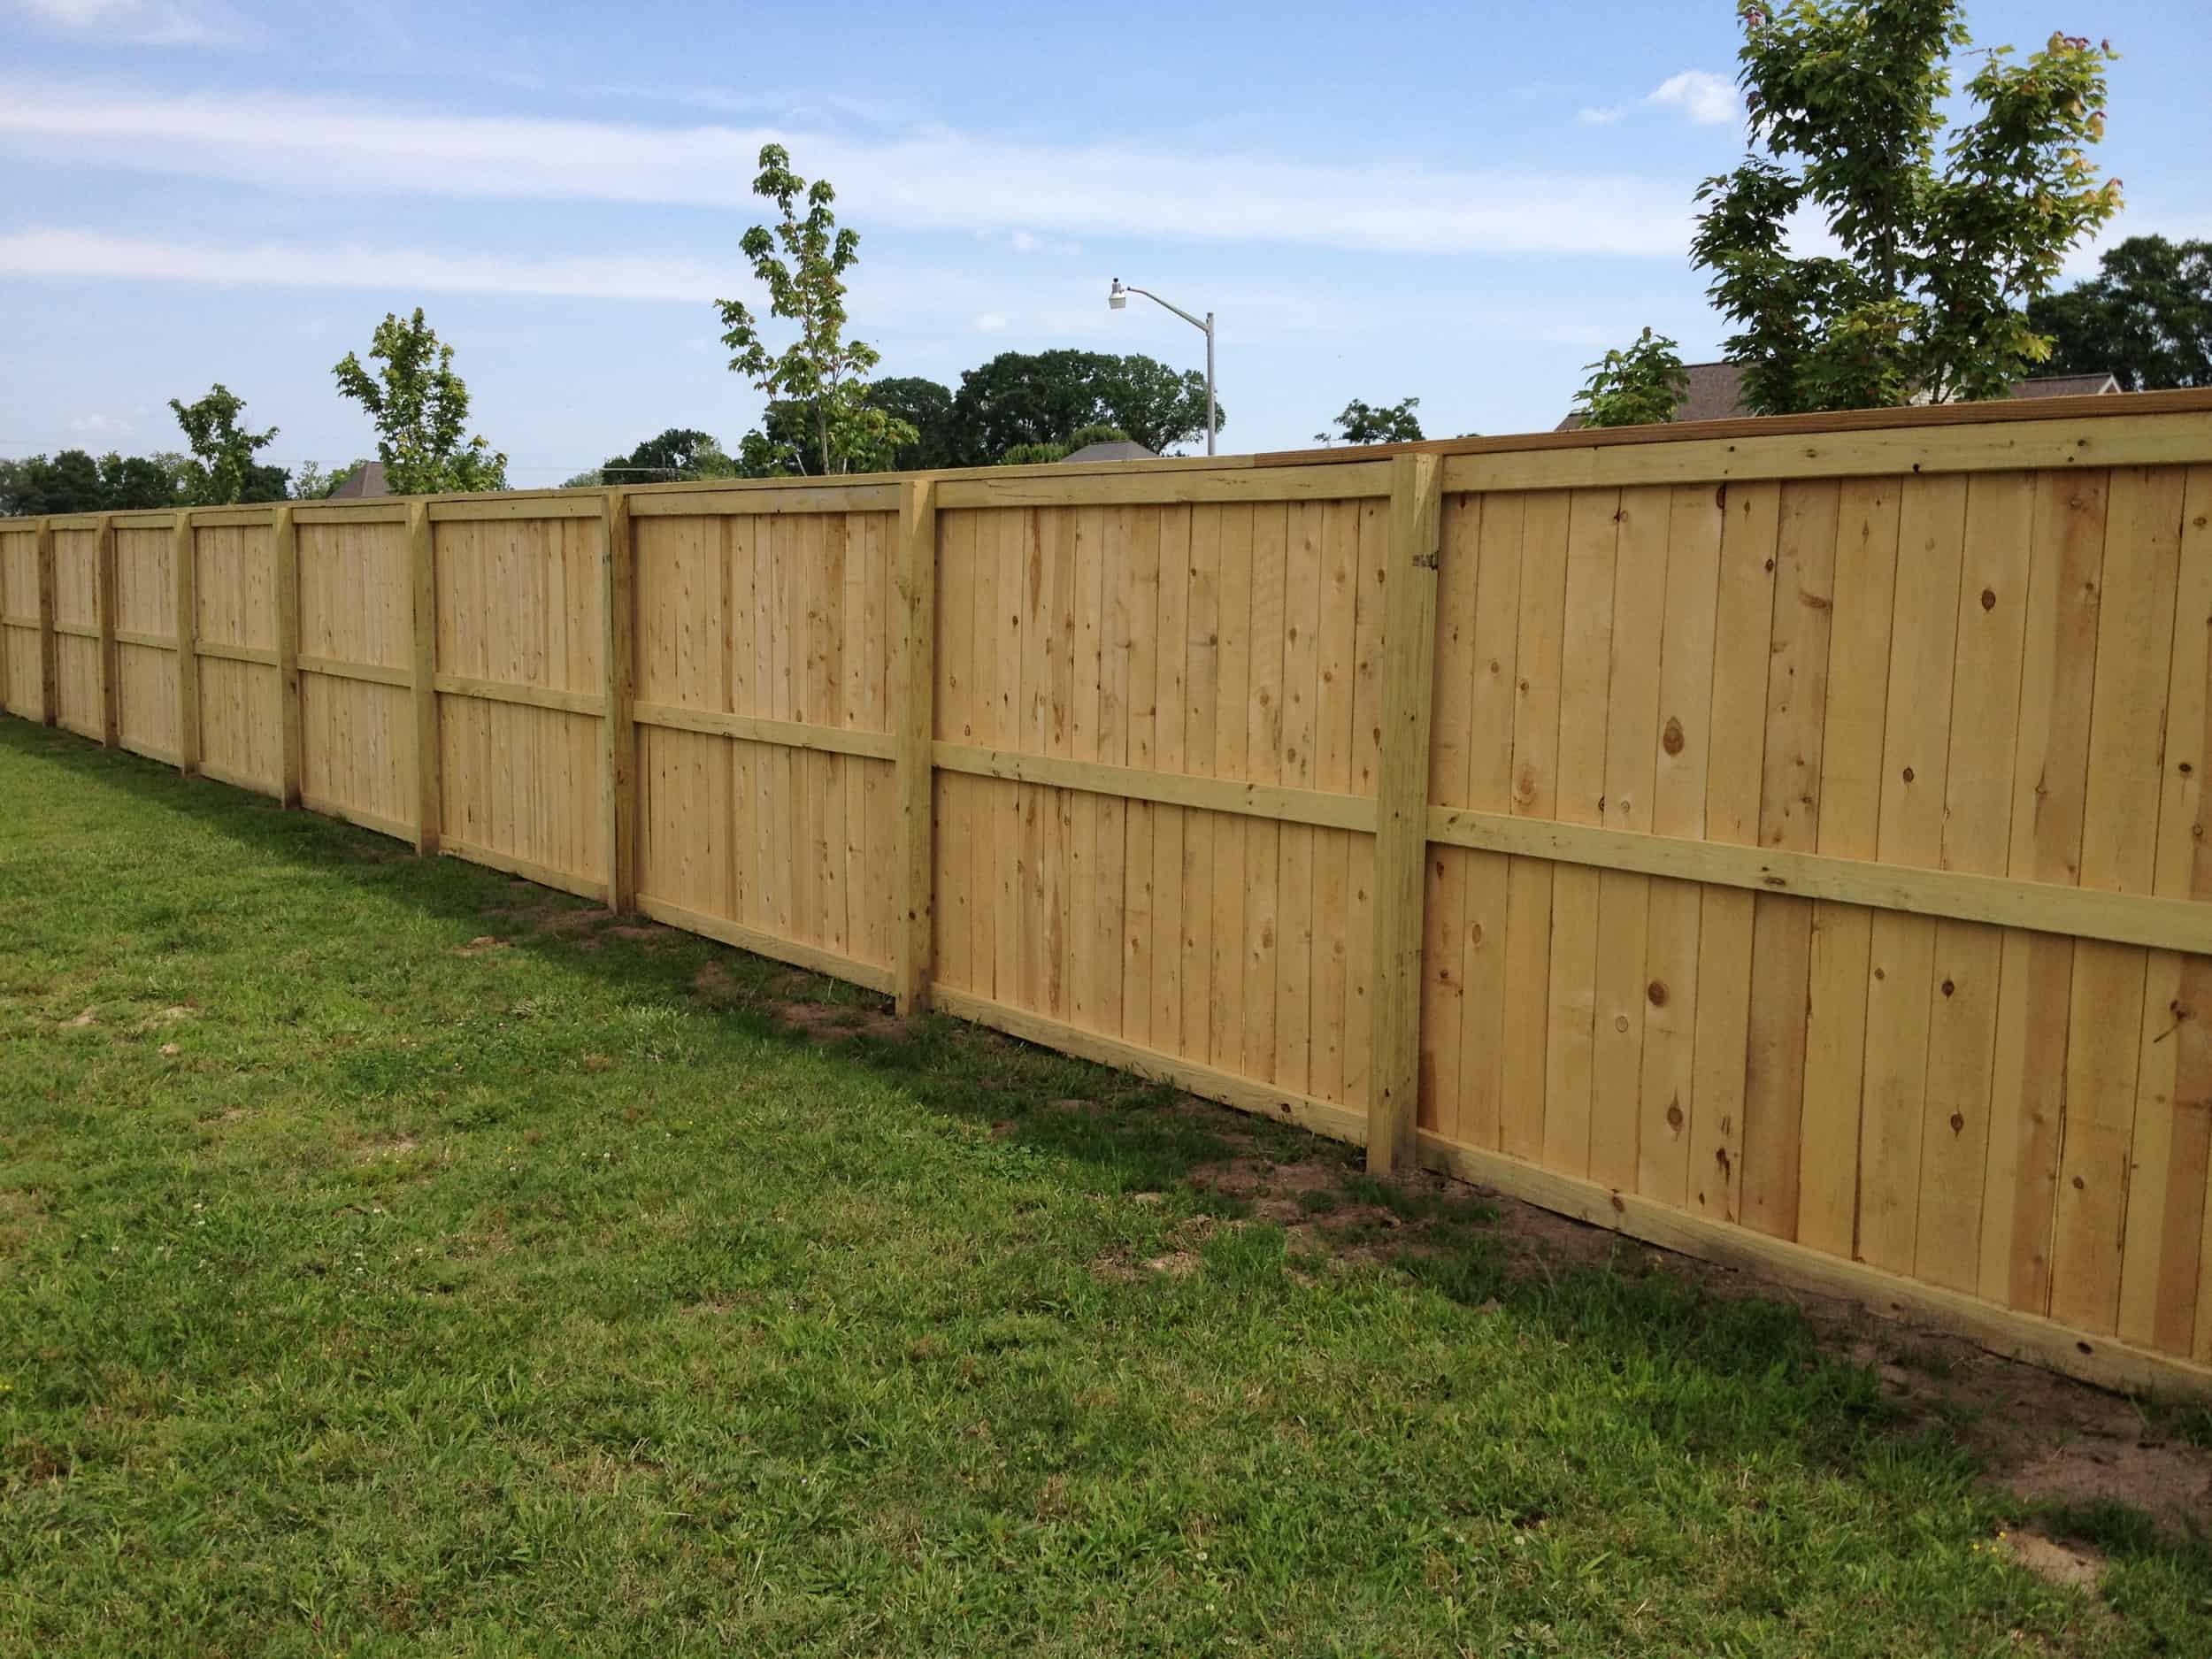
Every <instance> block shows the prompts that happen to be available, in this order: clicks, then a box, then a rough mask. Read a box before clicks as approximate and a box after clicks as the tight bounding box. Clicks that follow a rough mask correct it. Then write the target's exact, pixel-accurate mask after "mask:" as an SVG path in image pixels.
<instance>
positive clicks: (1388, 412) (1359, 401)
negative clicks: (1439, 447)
mask: <svg viewBox="0 0 2212 1659" xmlns="http://www.w3.org/2000/svg"><path fill="white" fill-rule="evenodd" d="M1420 406H1421V400H1420V399H1419V398H1417V397H1402V398H1400V399H1399V400H1398V401H1397V402H1396V403H1389V404H1386V405H1385V406H1384V407H1382V408H1380V409H1378V408H1377V407H1376V406H1375V405H1374V404H1372V403H1368V402H1366V401H1365V400H1364V399H1363V398H1357V397H1355V398H1354V399H1353V400H1352V401H1351V402H1350V403H1347V404H1345V405H1344V412H1343V413H1342V414H1340V415H1339V416H1338V417H1337V418H1336V419H1335V420H1334V421H1333V422H1332V423H1330V424H1331V425H1333V426H1335V427H1336V431H1335V432H1334V433H1327V432H1317V433H1315V434H1313V441H1314V442H1316V443H1322V444H1326V443H1411V442H1415V441H1417V439H1418V438H1419V437H1420V436H1421V421H1420V418H1419V417H1418V416H1417V415H1415V413H1414V412H1413V411H1415V410H1417V409H1418V408H1419V407H1420Z"/></svg>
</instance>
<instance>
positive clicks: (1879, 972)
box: [1874, 968, 1889, 979]
mask: <svg viewBox="0 0 2212 1659" xmlns="http://www.w3.org/2000/svg"><path fill="white" fill-rule="evenodd" d="M1874 977H1875V978H1876V979H1888V978H1889V975H1888V974H1887V973H1886V972H1884V971H1883V970H1882V969H1880V968H1877V969H1875V970H1874Z"/></svg>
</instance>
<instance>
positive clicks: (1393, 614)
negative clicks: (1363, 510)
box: [1367, 455, 1443, 1174]
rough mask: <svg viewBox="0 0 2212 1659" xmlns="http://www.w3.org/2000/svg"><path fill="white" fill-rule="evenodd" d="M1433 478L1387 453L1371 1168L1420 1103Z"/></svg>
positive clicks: (1388, 1152) (1394, 1148) (1387, 1161)
mask: <svg viewBox="0 0 2212 1659" xmlns="http://www.w3.org/2000/svg"><path fill="white" fill-rule="evenodd" d="M1442 486H1443V475H1442V471H1441V465H1440V462H1439V461H1438V459H1437V457H1434V456H1432V455H1401V456H1395V457H1392V459H1391V463H1390V534H1389V543H1388V549H1387V555H1386V557H1387V559H1388V563H1387V565H1386V566H1385V576H1384V586H1383V594H1384V603H1385V611H1384V617H1383V640H1382V649H1383V657H1382V660H1383V684H1382V703H1383V708H1382V749H1381V756H1380V759H1379V763H1378V765H1379V770H1378V773H1377V777H1376V784H1375V876H1374V883H1375V885H1374V894H1375V910H1374V917H1375V920H1374V949H1375V966H1374V987H1375V1001H1374V1009H1375V1013H1374V1030H1373V1038H1372V1041H1373V1045H1374V1046H1373V1051H1372V1055H1371V1064H1372V1066H1373V1074H1372V1075H1373V1081H1372V1082H1371V1085H1370V1086H1369V1087H1370V1093H1369V1097H1368V1098H1369V1102H1370V1104H1369V1106H1368V1111H1367V1167H1368V1169H1369V1170H1370V1171H1373V1172H1375V1173H1378V1174H1386V1173H1388V1172H1389V1171H1393V1170H1402V1169H1409V1168H1411V1167H1412V1166H1413V1164H1414V1155H1415V1151H1416V1145H1415V1132H1416V1114H1417V1110H1418V1109H1419V1104H1420V1080H1421V940H1422V916H1421V904H1422V898H1423V895H1424V893H1425V881H1424V879H1423V877H1424V870H1425V864H1426V861H1427V853H1428V802H1429V723H1430V720H1431V718H1432V710H1433V709H1434V707H1435V694H1434V687H1433V683H1432V682H1433V680H1434V674H1435V666H1436V574H1437V562H1438V560H1437V555H1438V549H1439V546H1440V538H1441V534H1442V511H1443V493H1442Z"/></svg>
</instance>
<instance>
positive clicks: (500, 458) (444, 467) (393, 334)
mask: <svg viewBox="0 0 2212 1659" xmlns="http://www.w3.org/2000/svg"><path fill="white" fill-rule="evenodd" d="M369 356H370V357H371V358H372V359H373V360H374V361H376V362H378V363H380V364H381V365H383V366H382V367H380V368H379V369H378V370H376V371H375V373H371V372H370V371H369V370H367V369H366V368H364V367H363V366H362V364H361V359H360V358H358V357H356V356H354V354H353V353H352V352H350V351H349V352H347V353H346V355H345V357H344V358H343V359H342V361H341V362H340V363H339V365H338V366H337V367H336V368H335V369H334V370H333V371H332V373H334V374H335V375H336V376H337V377H338V389H339V390H340V391H341V392H342V393H344V394H345V396H348V397H350V398H352V399H353V400H354V401H355V402H356V403H359V404H360V405H361V407H362V408H363V409H365V410H366V411H368V414H369V419H370V420H371V421H373V422H374V423H375V426H376V457H377V459H378V460H380V461H381V462H383V463H384V479H385V482H386V484H387V485H388V487H389V488H390V489H391V491H392V493H393V494H394V495H444V494H447V493H449V492H454V491H463V490H481V489H504V488H507V457H505V456H504V455H503V454H498V453H495V452H494V451H493V449H492V448H491V446H490V445H489V444H488V443H486V442H484V440H483V438H482V437H481V436H478V437H472V438H470V439H468V440H466V441H465V442H464V441H463V439H462V436H461V430H462V428H463V427H464V426H467V424H468V418H469V392H468V387H467V385H466V384H465V382H464V381H463V380H462V379H461V377H460V376H459V375H458V374H456V373H454V372H453V348H452V347H451V346H448V345H441V344H440V343H439V342H438V334H437V331H436V330H435V329H434V328H432V327H431V326H430V325H429V324H427V323H426V322H425V321H424V320H423V316H422V307H421V306H419V305H418V306H416V307H415V314H414V315H413V316H412V317H411V318H409V319H407V320H406V321H404V322H403V321H401V320H400V319H399V316H398V314H397V313H396V312H387V313H386V314H385V318H384V320H383V321H382V322H380V323H379V324H378V325H377V326H376V335H375V338H374V339H373V341H372V342H370V346H369Z"/></svg>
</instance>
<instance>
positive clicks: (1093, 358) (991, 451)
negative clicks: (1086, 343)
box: [948, 349, 1227, 466]
mask: <svg viewBox="0 0 2212 1659" xmlns="http://www.w3.org/2000/svg"><path fill="white" fill-rule="evenodd" d="M1216 424H1217V426H1225V425H1226V424H1227V422H1226V419H1219V420H1217V423H1216ZM1098 425H1109V426H1118V427H1119V428H1120V429H1121V430H1122V431H1123V432H1125V433H1126V434H1128V435H1129V436H1130V437H1131V438H1132V439H1133V440H1134V441H1135V442H1139V443H1141V444H1142V445H1144V446H1145V448H1146V449H1151V450H1154V451H1156V452H1163V453H1164V452H1165V451H1166V450H1167V449H1170V448H1171V447H1172V446H1173V445H1175V444H1178V443H1187V442H1191V441H1192V440H1193V439H1194V438H1198V437H1202V436H1203V435H1204V434H1205V431H1206V377H1205V376H1204V375H1202V374H1201V373H1198V372H1197V371H1195V370H1188V371H1178V370H1175V369H1171V368H1170V367H1168V365H1166V364H1164V363H1162V362H1160V361H1158V360H1157V359H1156V358H1154V357H1144V356H1141V355H1138V356H1131V357H1115V356H1113V355H1111V354H1110V353H1107V352H1102V351H1073V350H1066V349H1058V350H1052V351H1039V352H1024V351H1005V352H1001V353H1000V354H999V355H998V356H997V357H993V358H992V359H991V360H990V361H989V362H988V363H986V364H984V365H981V366H980V367H978V368H973V369H970V370H969V371H967V373H964V374H963V375H962V376H961V377H960V389H959V391H958V392H957V393H956V394H955V395H954V396H953V400H952V411H951V413H950V415H949V419H948V431H949V445H948V448H949V465H954V466H988V465H991V464H992V463H993V462H994V461H996V460H997V459H998V458H999V457H1002V456H1003V455H1004V454H1005V453H1006V452H1007V451H1008V450H1009V449H1012V448H1014V447H1015V446H1016V445H1017V444H1028V443H1067V442H1069V440H1070V439H1071V437H1072V436H1073V435H1074V434H1076V433H1078V432H1079V431H1081V430H1082V429H1083V428H1084V427H1086V426H1098Z"/></svg>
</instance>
